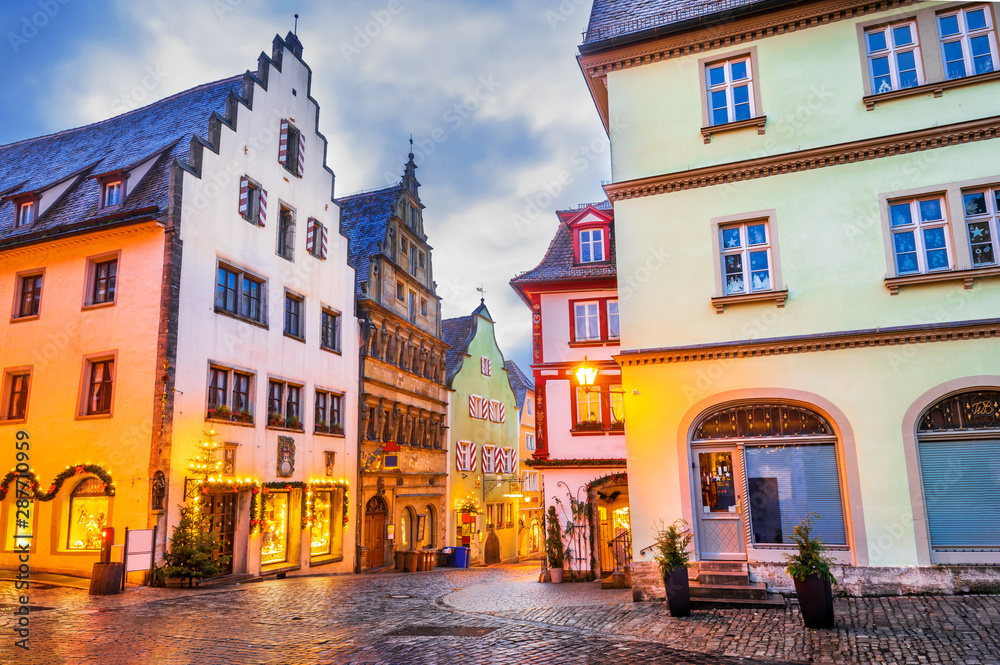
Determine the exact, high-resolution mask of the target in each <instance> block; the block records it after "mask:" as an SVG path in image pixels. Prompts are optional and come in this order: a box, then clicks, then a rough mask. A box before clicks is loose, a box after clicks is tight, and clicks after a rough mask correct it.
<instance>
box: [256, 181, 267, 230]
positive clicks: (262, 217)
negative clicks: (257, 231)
mask: <svg viewBox="0 0 1000 665" xmlns="http://www.w3.org/2000/svg"><path fill="white" fill-rule="evenodd" d="M257 223H258V224H260V225H261V226H264V225H265V224H266V223H267V190H266V189H264V188H263V187H261V188H260V213H259V214H258V215H257Z"/></svg>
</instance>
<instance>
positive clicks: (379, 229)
mask: <svg viewBox="0 0 1000 665" xmlns="http://www.w3.org/2000/svg"><path fill="white" fill-rule="evenodd" d="M401 189H402V187H401V186H400V185H394V186H392V187H386V188H385V189H378V190H375V191H372V192H363V193H361V194H354V195H352V196H345V197H344V198H341V199H337V204H338V205H340V231H341V233H343V234H344V235H345V236H347V238H348V240H349V241H350V243H349V245H348V246H349V248H350V249H349V250H348V253H347V261H348V263H350V264H351V267H352V268H354V271H355V275H356V281H355V283H354V290H355V293H356V295H357V296H358V297H361V282H363V281H365V280H367V279H368V257H370V256H372V255H373V254H377V253H378V243H379V242H381V241H383V240H384V239H385V227H386V224H387V223H388V221H389V217H390V216H392V206H393V204H394V203H395V202H396V199H397V198H398V196H399V191H400V190H401Z"/></svg>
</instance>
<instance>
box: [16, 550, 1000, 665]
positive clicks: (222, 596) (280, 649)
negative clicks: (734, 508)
mask: <svg viewBox="0 0 1000 665" xmlns="http://www.w3.org/2000/svg"><path fill="white" fill-rule="evenodd" d="M537 574H538V572H537V563H533V564H522V565H513V566H497V567H492V568H478V569H471V570H455V569H447V568H445V569H437V570H435V571H431V572H426V573H418V574H410V575H407V574H382V575H366V576H357V577H356V576H344V577H312V578H294V579H293V578H289V579H285V580H271V581H266V582H262V583H258V584H250V585H246V586H239V587H227V588H223V589H212V590H208V589H195V590H186V589H145V588H138V589H137V588H130V589H129V590H128V591H127V592H126V593H125V594H124V595H120V596H110V597H92V596H89V595H87V593H86V592H85V591H82V590H79V589H70V588H57V587H45V588H33V589H32V590H31V605H32V607H33V611H32V613H31V615H30V616H31V624H30V629H31V639H30V644H31V650H30V651H29V652H25V651H23V650H21V649H18V648H15V647H14V644H13V642H14V638H13V624H14V621H13V620H12V615H11V612H12V610H13V604H14V603H15V602H16V600H15V595H14V589H13V585H12V584H11V583H10V582H3V585H2V587H0V589H2V592H3V596H2V598H0V604H2V606H3V621H2V625H3V629H2V632H3V634H4V636H5V637H4V641H3V643H2V644H0V662H2V663H5V664H6V663H32V664H36V663H37V664H39V665H41V664H47V663H109V664H110V663H188V662H194V663H359V664H361V663H371V664H374V663H414V664H422V663H449V662H455V663H536V662H537V663H619V662H621V663H691V664H695V663H719V664H721V665H736V664H738V663H740V664H746V665H750V664H752V663H808V662H814V663H834V662H836V663H955V664H958V663H970V664H971V663H976V664H982V665H987V664H990V663H1000V656H998V654H1000V631H998V630H997V626H1000V598H998V597H992V596H955V597H919V598H918V597H913V598H875V599H838V600H837V628H836V629H835V630H830V631H809V630H806V629H804V628H803V627H802V625H801V621H800V619H799V616H798V611H797V607H796V605H795V603H794V602H791V603H786V607H785V608H784V609H783V610H782V609H776V610H767V611H756V612H755V611H752V610H703V611H696V612H695V613H694V615H693V616H692V617H691V618H689V619H672V618H671V617H670V616H669V615H668V613H667V612H666V610H665V608H664V607H663V606H662V604H661V603H632V602H631V592H630V590H601V589H600V588H599V587H598V585H597V584H596V583H588V584H563V585H551V584H538V583H537V582H536V580H537Z"/></svg>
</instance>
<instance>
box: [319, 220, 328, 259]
mask: <svg viewBox="0 0 1000 665" xmlns="http://www.w3.org/2000/svg"><path fill="white" fill-rule="evenodd" d="M319 230H320V233H321V236H322V237H321V238H320V242H321V243H322V244H321V245H320V246H319V248H320V255H319V258H321V259H325V258H326V251H327V234H326V227H325V226H323V225H320V227H319Z"/></svg>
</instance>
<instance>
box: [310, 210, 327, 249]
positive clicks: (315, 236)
mask: <svg viewBox="0 0 1000 665" xmlns="http://www.w3.org/2000/svg"><path fill="white" fill-rule="evenodd" d="M326 243H327V236H326V227H325V226H323V225H322V224H320V223H319V221H318V220H315V219H313V218H312V217H310V218H309V233H308V234H307V235H306V251H307V252H309V254H310V255H312V256H315V257H316V258H317V259H325V258H326Z"/></svg>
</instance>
